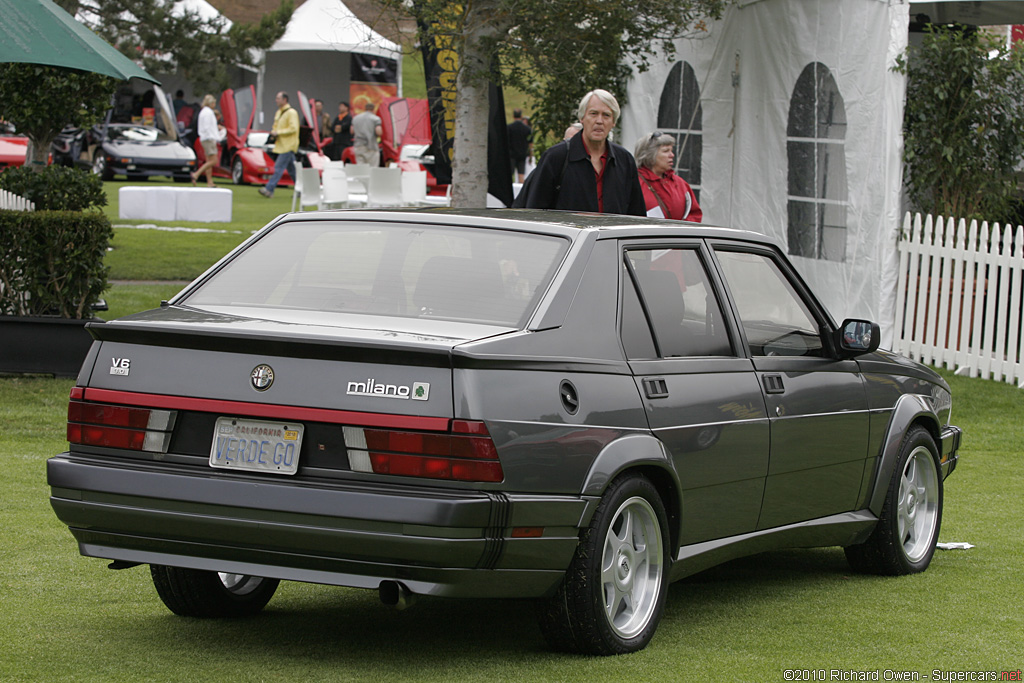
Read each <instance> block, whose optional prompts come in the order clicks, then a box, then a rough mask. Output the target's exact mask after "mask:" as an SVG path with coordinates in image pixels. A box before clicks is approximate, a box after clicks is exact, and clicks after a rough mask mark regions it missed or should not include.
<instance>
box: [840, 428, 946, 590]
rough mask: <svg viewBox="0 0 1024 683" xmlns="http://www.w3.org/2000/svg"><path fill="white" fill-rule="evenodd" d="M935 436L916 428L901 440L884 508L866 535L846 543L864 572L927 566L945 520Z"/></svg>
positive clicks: (854, 564)
mask: <svg viewBox="0 0 1024 683" xmlns="http://www.w3.org/2000/svg"><path fill="white" fill-rule="evenodd" d="M940 472H941V471H940V469H939V456H938V449H937V448H936V446H935V439H934V438H932V435H931V434H930V433H929V432H928V430H926V429H925V428H924V427H921V426H915V427H913V428H911V429H910V430H909V431H908V432H907V434H906V436H904V437H903V443H902V444H901V445H900V453H899V457H898V458H897V460H896V467H895V468H894V469H893V473H892V478H891V479H890V480H889V489H888V491H887V492H886V494H885V503H884V504H883V505H882V514H881V515H880V516H879V518H878V523H877V524H876V525H875V528H874V531H872V532H871V536H869V537H868V539H867V541H865V542H864V543H860V544H857V545H851V546H847V547H846V548H845V551H846V559H847V560H848V561H849V563H850V566H851V567H853V568H854V569H855V570H856V571H858V572H862V573H865V574H882V575H886V576H900V575H903V574H916V573H917V572H923V571H924V570H925V569H927V568H928V565H929V564H930V563H931V561H932V555H934V554H935V544H936V542H937V541H938V539H939V526H940V525H941V523H942V475H941V473H940Z"/></svg>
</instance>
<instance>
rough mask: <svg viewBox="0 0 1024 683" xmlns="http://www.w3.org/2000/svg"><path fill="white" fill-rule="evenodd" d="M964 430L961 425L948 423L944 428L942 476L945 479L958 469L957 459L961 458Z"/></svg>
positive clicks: (942, 436)
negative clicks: (956, 425) (961, 441)
mask: <svg viewBox="0 0 1024 683" xmlns="http://www.w3.org/2000/svg"><path fill="white" fill-rule="evenodd" d="M963 433H964V431H963V430H962V429H960V428H959V427H954V426H952V425H947V426H946V428H945V429H943V430H942V435H941V440H942V458H941V464H942V478H943V479H945V478H946V477H948V476H949V475H950V474H952V473H953V470H955V469H956V464H957V461H958V460H959V459H960V440H961V439H962V438H963Z"/></svg>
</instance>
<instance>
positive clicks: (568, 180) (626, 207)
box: [513, 90, 647, 216]
mask: <svg viewBox="0 0 1024 683" xmlns="http://www.w3.org/2000/svg"><path fill="white" fill-rule="evenodd" d="M619 112H620V110H619V103H618V102H617V101H616V100H615V97H614V96H613V95H612V94H611V93H610V92H608V91H607V90H591V91H590V92H588V93H587V94H586V95H584V96H583V99H582V100H580V106H579V109H578V110H577V117H578V118H579V120H580V121H581V122H582V123H583V130H582V131H581V132H580V133H579V134H578V135H574V136H573V137H572V138H570V139H569V140H567V141H565V142H560V143H558V144H557V145H555V146H553V147H551V148H550V149H549V150H548V151H547V152H545V153H544V156H542V157H541V158H540V161H539V162H538V163H537V168H536V169H534V171H533V173H531V174H530V176H529V177H528V178H527V182H526V183H525V184H524V185H523V189H522V190H521V191H520V192H519V196H518V197H517V198H516V201H515V203H514V204H513V206H516V207H521V208H530V209H564V210H569V211H590V212H594V213H619V214H629V215H633V216H645V215H647V209H646V206H645V203H644V195H643V191H642V190H641V189H640V180H639V176H638V175H637V168H636V161H635V160H634V159H633V155H632V154H630V153H629V152H628V151H626V149H625V148H624V147H622V146H620V145H617V144H615V143H614V142H612V141H611V140H609V139H608V135H609V134H610V133H611V131H612V128H613V127H614V126H615V122H616V121H618V118H619Z"/></svg>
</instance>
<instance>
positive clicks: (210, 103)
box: [203, 94, 217, 109]
mask: <svg viewBox="0 0 1024 683" xmlns="http://www.w3.org/2000/svg"><path fill="white" fill-rule="evenodd" d="M203 106H204V107H209V108H210V109H213V108H214V107H216V106H217V98H216V97H214V96H213V95H210V94H207V95H205V96H204V97H203Z"/></svg>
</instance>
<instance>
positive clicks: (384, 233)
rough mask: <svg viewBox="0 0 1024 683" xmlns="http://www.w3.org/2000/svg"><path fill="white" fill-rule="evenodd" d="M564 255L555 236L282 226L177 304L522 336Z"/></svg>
mask: <svg viewBox="0 0 1024 683" xmlns="http://www.w3.org/2000/svg"><path fill="white" fill-rule="evenodd" d="M567 248H568V240H566V239H564V238H561V237H554V236H550V235H538V234H533V233H525V232H516V231H508V230H494V229H486V228H456V227H446V226H434V225H415V226H412V225H408V224H398V225H395V224H391V225H387V224H385V225H381V224H376V223H374V224H366V223H363V224H354V223H335V222H328V221H310V222H300V221H296V222H288V223H284V224H281V225H279V226H277V227H276V228H274V229H273V230H271V231H270V232H269V233H267V234H266V235H264V236H263V237H261V238H260V239H259V240H257V241H256V242H254V243H253V244H251V245H250V246H249V247H248V248H246V249H245V250H244V251H243V252H241V253H240V254H238V255H237V256H236V257H235V258H234V259H232V260H231V262H230V263H228V264H227V265H226V266H224V267H223V268H221V269H220V270H218V271H217V272H216V273H215V274H214V275H213V276H212V277H211V278H210V279H209V280H208V281H206V282H205V283H203V284H202V285H201V286H200V287H199V288H198V289H197V290H195V291H194V292H192V293H191V294H189V295H188V296H187V297H186V298H185V299H184V300H182V301H180V302H178V303H183V304H185V305H188V306H195V307H203V306H211V307H213V306H216V307H223V306H240V307H250V306H257V307H274V308H284V309H294V310H306V311H325V312H331V313H359V314H369V315H386V316H397V317H405V318H440V319H446V320H457V321H462V322H474V323H485V324H495V325H503V326H515V327H519V326H521V325H522V324H524V323H525V321H526V319H527V318H528V317H529V315H530V313H532V311H533V309H534V308H535V307H536V305H537V300H538V299H539V297H540V296H541V294H542V293H543V292H544V290H545V288H546V286H547V283H548V282H549V281H550V280H551V277H552V275H553V274H554V272H555V270H556V269H557V267H558V265H559V263H561V261H562V258H563V256H564V254H565V251H566V249H567Z"/></svg>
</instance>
